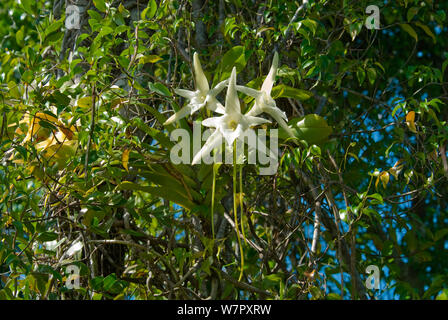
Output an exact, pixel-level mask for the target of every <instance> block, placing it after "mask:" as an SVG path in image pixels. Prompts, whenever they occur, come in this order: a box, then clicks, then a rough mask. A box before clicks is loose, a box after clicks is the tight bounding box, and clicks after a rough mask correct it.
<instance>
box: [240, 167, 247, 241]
mask: <svg viewBox="0 0 448 320" xmlns="http://www.w3.org/2000/svg"><path fill="white" fill-rule="evenodd" d="M243 210H244V207H243V165H242V164H241V165H240V212H241V233H242V234H243V239H244V242H247V240H246V233H245V232H244V221H243V216H244V211H243Z"/></svg>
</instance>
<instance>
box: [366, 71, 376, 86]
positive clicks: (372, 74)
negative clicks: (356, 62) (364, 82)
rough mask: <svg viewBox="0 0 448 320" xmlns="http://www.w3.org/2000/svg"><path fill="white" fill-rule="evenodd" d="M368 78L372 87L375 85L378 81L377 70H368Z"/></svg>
mask: <svg viewBox="0 0 448 320" xmlns="http://www.w3.org/2000/svg"><path fill="white" fill-rule="evenodd" d="M367 77H368V78H369V82H370V84H371V85H373V84H374V83H375V80H376V69H375V68H368V69H367Z"/></svg>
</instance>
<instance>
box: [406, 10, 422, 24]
mask: <svg viewBox="0 0 448 320" xmlns="http://www.w3.org/2000/svg"><path fill="white" fill-rule="evenodd" d="M419 9H420V8H419V7H412V8H409V10H408V13H407V15H406V18H407V20H408V22H410V21H411V20H412V18H414V17H415V15H416V14H417V12H418V10H419Z"/></svg>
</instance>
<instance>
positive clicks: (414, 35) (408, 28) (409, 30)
mask: <svg viewBox="0 0 448 320" xmlns="http://www.w3.org/2000/svg"><path fill="white" fill-rule="evenodd" d="M400 27H401V28H402V29H403V30H404V31H406V32H407V33H409V35H410V36H411V37H412V38H414V39H415V41H418V36H417V33H416V32H415V31H414V29H413V28H412V27H411V26H410V25H409V24H407V23H403V24H400Z"/></svg>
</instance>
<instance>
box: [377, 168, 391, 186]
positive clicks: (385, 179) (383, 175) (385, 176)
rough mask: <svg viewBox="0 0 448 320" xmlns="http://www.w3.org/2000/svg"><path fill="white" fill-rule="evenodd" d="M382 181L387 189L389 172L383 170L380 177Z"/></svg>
mask: <svg viewBox="0 0 448 320" xmlns="http://www.w3.org/2000/svg"><path fill="white" fill-rule="evenodd" d="M379 178H380V179H381V182H382V183H383V188H384V189H386V187H387V184H388V183H389V172H387V171H384V172H381V174H380V177H379Z"/></svg>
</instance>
